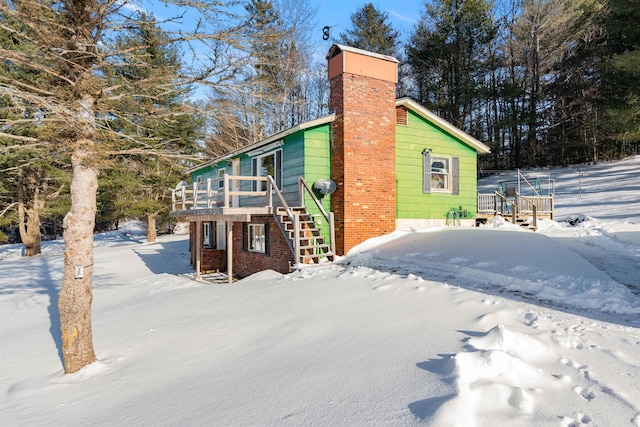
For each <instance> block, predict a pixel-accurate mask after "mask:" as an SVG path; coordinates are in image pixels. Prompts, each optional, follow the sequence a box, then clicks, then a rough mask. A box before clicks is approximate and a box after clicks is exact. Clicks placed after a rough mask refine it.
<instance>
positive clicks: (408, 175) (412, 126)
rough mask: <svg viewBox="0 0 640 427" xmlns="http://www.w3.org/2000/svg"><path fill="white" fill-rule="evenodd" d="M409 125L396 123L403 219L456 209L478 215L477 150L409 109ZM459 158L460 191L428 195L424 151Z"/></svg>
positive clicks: (399, 208)
mask: <svg viewBox="0 0 640 427" xmlns="http://www.w3.org/2000/svg"><path fill="white" fill-rule="evenodd" d="M408 113H409V116H408V124H407V126H396V198H397V199H396V215H397V218H403V219H421V218H424V219H446V215H447V212H449V210H451V209H452V208H455V209H458V208H459V207H460V206H462V209H463V210H465V209H466V210H467V211H468V218H471V217H473V216H474V215H475V211H476V204H477V195H476V189H477V181H476V167H477V166H476V157H477V153H476V151H475V150H474V149H473V148H471V147H469V146H467V145H465V144H464V143H462V142H461V141H460V140H458V139H456V138H454V137H453V136H451V135H450V134H448V133H446V132H444V131H443V130H441V129H440V128H438V127H436V126H434V125H432V124H431V123H430V122H428V121H426V120H425V119H423V118H422V117H420V116H418V115H416V114H415V113H413V112H412V111H411V110H409V112H408ZM424 149H430V150H431V155H432V156H438V155H442V156H451V157H457V158H458V159H459V162H460V177H459V186H460V192H459V194H457V195H456V194H450V193H436V192H432V193H429V194H424V193H423V191H422V179H423V167H422V152H423V150H424Z"/></svg>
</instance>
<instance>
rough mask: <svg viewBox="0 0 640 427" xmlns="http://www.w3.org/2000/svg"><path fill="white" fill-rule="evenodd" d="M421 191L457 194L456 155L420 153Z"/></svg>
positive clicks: (458, 186) (457, 164)
mask: <svg viewBox="0 0 640 427" xmlns="http://www.w3.org/2000/svg"><path fill="white" fill-rule="evenodd" d="M422 169H423V170H422V173H423V177H422V192H423V193H451V194H459V192H460V185H459V179H460V177H459V174H460V172H459V170H460V160H459V158H458V157H451V156H442V155H437V154H431V153H430V152H426V151H425V152H423V153H422Z"/></svg>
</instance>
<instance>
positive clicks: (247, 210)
mask: <svg viewBox="0 0 640 427" xmlns="http://www.w3.org/2000/svg"><path fill="white" fill-rule="evenodd" d="M243 181H248V182H250V183H252V185H251V186H250V187H252V188H257V189H259V190H253V191H246V190H240V189H241V188H243V186H242V185H241V183H242V182H243ZM298 182H299V185H298V199H299V200H298V202H297V203H296V205H295V206H289V203H287V201H286V200H285V199H284V196H283V195H282V193H281V191H280V189H279V188H278V186H277V185H276V184H275V181H274V179H273V177H271V176H266V177H254V176H232V175H224V177H223V178H209V179H207V180H206V181H202V182H195V183H193V184H192V185H182V186H179V187H177V188H176V189H174V190H173V193H172V197H171V202H172V206H171V208H172V210H171V212H170V216H172V217H174V218H177V219H179V220H181V221H189V222H204V221H227V222H250V221H251V217H252V216H253V215H271V216H273V217H274V218H275V219H276V222H277V223H278V225H279V227H280V229H281V231H282V233H283V234H284V236H285V238H286V240H287V243H288V244H289V247H290V249H291V251H292V253H293V255H294V259H295V260H296V262H297V263H300V264H306V263H319V262H321V259H323V258H324V259H328V260H333V258H334V256H335V255H334V254H335V225H334V222H335V221H334V217H333V212H326V211H325V209H324V208H323V207H322V204H321V203H320V201H319V200H318V199H317V197H316V196H315V194H314V193H313V191H312V190H311V188H310V187H309V185H308V184H307V183H306V182H305V180H304V179H302V178H301V177H300V178H299V180H298ZM254 183H255V184H254ZM244 187H245V188H246V187H249V186H248V185H246V183H245V185H244ZM263 189H264V190H263ZM274 195H275V198H274ZM305 195H306V196H307V197H308V199H311V200H312V201H313V203H314V204H315V206H316V207H317V209H318V210H319V211H320V215H322V217H324V220H325V221H326V222H325V224H328V226H329V230H328V231H329V240H328V241H325V239H324V238H323V237H322V236H321V233H320V230H319V229H318V228H316V226H315V221H313V220H312V217H311V215H310V214H309V212H308V211H307V209H306V207H305V205H304V201H305ZM230 237H231V236H229V238H228V240H227V241H229V240H230ZM196 238H199V237H196Z"/></svg>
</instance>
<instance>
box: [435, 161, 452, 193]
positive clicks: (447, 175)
mask: <svg viewBox="0 0 640 427" xmlns="http://www.w3.org/2000/svg"><path fill="white" fill-rule="evenodd" d="M431 191H435V192H437V191H441V192H444V193H450V192H451V157H443V156H434V155H431Z"/></svg>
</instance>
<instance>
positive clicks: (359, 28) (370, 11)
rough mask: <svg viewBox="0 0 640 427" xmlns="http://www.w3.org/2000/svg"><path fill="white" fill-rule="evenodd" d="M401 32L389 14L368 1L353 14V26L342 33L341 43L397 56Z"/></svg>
mask: <svg viewBox="0 0 640 427" xmlns="http://www.w3.org/2000/svg"><path fill="white" fill-rule="evenodd" d="M399 37H400V35H399V33H398V31H396V30H395V29H394V28H393V25H391V23H390V22H389V15H388V14H387V13H386V12H381V11H379V10H378V9H376V8H375V6H374V5H373V4H372V3H367V4H365V5H364V6H362V8H360V9H358V10H357V11H356V12H355V13H354V14H352V15H351V28H349V29H347V30H346V31H345V32H344V33H340V38H339V43H342V44H344V45H347V46H351V47H355V48H358V49H364V50H368V51H369V52H375V53H379V54H381V55H390V56H397V55H398V53H399V52H398V51H397V48H398V46H399Z"/></svg>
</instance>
